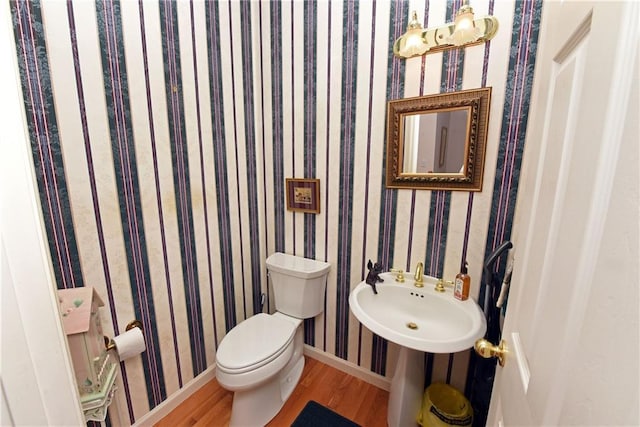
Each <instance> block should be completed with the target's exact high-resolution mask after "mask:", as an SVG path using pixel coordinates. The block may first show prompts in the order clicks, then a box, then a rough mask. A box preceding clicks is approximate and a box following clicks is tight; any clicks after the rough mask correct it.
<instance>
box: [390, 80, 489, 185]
mask: <svg viewBox="0 0 640 427" xmlns="http://www.w3.org/2000/svg"><path fill="white" fill-rule="evenodd" d="M490 100H491V88H490V87H488V88H481V89H470V90H464V91H460V92H450V93H443V94H437V95H427V96H419V97H415V98H405V99H396V100H392V101H389V103H388V106H387V187H390V188H414V189H427V190H461V191H481V190H482V175H483V172H484V158H485V151H486V144H487V127H488V123H489V104H490Z"/></svg>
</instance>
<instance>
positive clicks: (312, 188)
mask: <svg viewBox="0 0 640 427" xmlns="http://www.w3.org/2000/svg"><path fill="white" fill-rule="evenodd" d="M286 184H287V210H289V211H294V212H308V213H315V214H319V213H320V180H319V179H299V178H287V179H286Z"/></svg>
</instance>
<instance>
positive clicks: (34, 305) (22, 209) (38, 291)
mask: <svg viewBox="0 0 640 427" xmlns="http://www.w3.org/2000/svg"><path fill="white" fill-rule="evenodd" d="M0 58H3V60H4V63H5V64H9V65H8V66H3V67H0V85H1V86H0V87H1V89H0V93H2V98H3V99H2V104H1V105H2V108H1V111H0V129H1V130H2V134H3V135H2V140H3V144H2V155H1V156H0V257H2V265H3V266H4V268H5V269H6V270H8V271H3V272H2V279H3V283H2V287H3V288H4V287H5V286H7V287H10V288H7V289H6V291H7V292H11V291H13V293H14V295H15V299H13V298H12V299H13V302H14V304H15V305H13V304H12V305H11V307H8V306H7V305H5V304H6V303H7V301H6V299H5V298H3V299H2V325H3V332H5V331H6V329H5V328H8V327H11V328H12V332H15V333H16V334H18V335H17V336H20V335H22V336H23V337H24V343H26V345H24V346H15V347H13V344H14V343H13V342H11V343H9V342H4V334H3V340H2V341H3V342H2V347H3V349H5V351H6V349H7V347H8V346H11V347H10V348H11V350H12V353H6V355H7V357H6V358H4V357H3V363H2V379H1V386H2V389H1V392H2V393H3V394H5V395H4V396H3V402H4V403H3V409H4V410H7V409H8V411H9V414H3V418H2V420H3V422H5V421H9V422H10V423H11V424H13V423H16V424H21V420H29V422H30V423H37V424H41V425H84V424H85V421H84V415H83V412H82V408H81V406H80V399H79V394H78V390H77V386H76V381H75V375H74V372H73V367H72V365H71V358H70V354H69V349H68V346H67V340H66V336H65V334H64V331H63V328H62V322H61V320H60V315H59V310H58V302H57V301H58V299H57V294H56V291H55V280H54V278H53V274H52V270H51V263H50V260H49V256H48V255H47V254H48V252H47V250H46V247H45V242H46V236H45V234H44V228H43V222H42V218H41V213H40V212H41V211H40V209H39V204H38V198H37V194H38V191H37V188H36V185H35V174H34V170H33V162H32V160H31V149H30V148H31V144H30V143H29V138H28V131H27V125H26V117H25V112H24V107H23V106H24V101H23V99H22V93H21V91H20V78H19V72H18V63H17V55H16V51H15V41H14V35H13V26H12V19H11V12H10V5H9V2H2V5H0ZM5 282H8V283H5ZM4 292H5V290H3V294H4ZM7 314H12V315H13V318H11V319H8V318H6V316H7ZM15 316H19V318H17V319H16V318H15ZM13 328H15V329H13ZM12 369H13V370H12ZM17 369H23V370H25V371H26V370H28V371H31V372H32V373H31V372H28V375H23V377H25V376H28V377H30V378H31V379H32V380H31V381H26V380H21V378H20V377H21V375H20V372H19V371H18V372H15V370H17ZM24 395H28V396H29V398H28V399H24V398H23V399H20V398H19V396H24ZM5 404H6V406H8V408H7V407H6V406H5ZM5 417H6V418H5ZM34 418H35V419H34Z"/></svg>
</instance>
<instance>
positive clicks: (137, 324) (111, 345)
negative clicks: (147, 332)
mask: <svg viewBox="0 0 640 427" xmlns="http://www.w3.org/2000/svg"><path fill="white" fill-rule="evenodd" d="M133 328H138V329H140V331H142V333H143V334H144V329H142V322H141V321H139V320H137V319H135V320H132V321H131V322H129V323H127V326H126V327H125V328H124V330H125V331H130V330H131V329H133ZM103 338H104V347H105V348H106V349H107V351H110V350H114V349H115V348H116V343H115V342H114V341H113V340H112V339H111V338H109V337H107V336H106V335H103Z"/></svg>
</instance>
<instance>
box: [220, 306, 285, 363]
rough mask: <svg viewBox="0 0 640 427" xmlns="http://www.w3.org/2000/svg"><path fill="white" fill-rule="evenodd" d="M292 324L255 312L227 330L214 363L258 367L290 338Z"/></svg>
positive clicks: (277, 351) (281, 348) (278, 350)
mask: <svg viewBox="0 0 640 427" xmlns="http://www.w3.org/2000/svg"><path fill="white" fill-rule="evenodd" d="M295 331H296V325H295V324H294V323H292V322H289V321H287V320H285V319H282V318H279V317H275V316H270V315H268V314H265V313H258V314H256V315H255V316H252V317H250V318H248V319H246V320H244V321H242V322H240V323H239V324H237V325H236V326H235V327H234V328H232V329H231V331H229V333H228V334H227V335H226V336H225V337H224V338H223V339H222V342H221V343H220V346H219V347H218V351H217V352H216V362H217V363H218V365H220V366H223V367H224V368H226V369H230V370H243V369H246V368H250V367H258V366H261V365H262V364H264V363H266V362H268V361H269V360H270V359H271V358H273V357H275V356H277V355H278V354H279V353H280V352H281V351H282V350H283V349H284V348H286V346H287V345H288V344H289V342H291V340H292V339H293V336H294V333H295Z"/></svg>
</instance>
